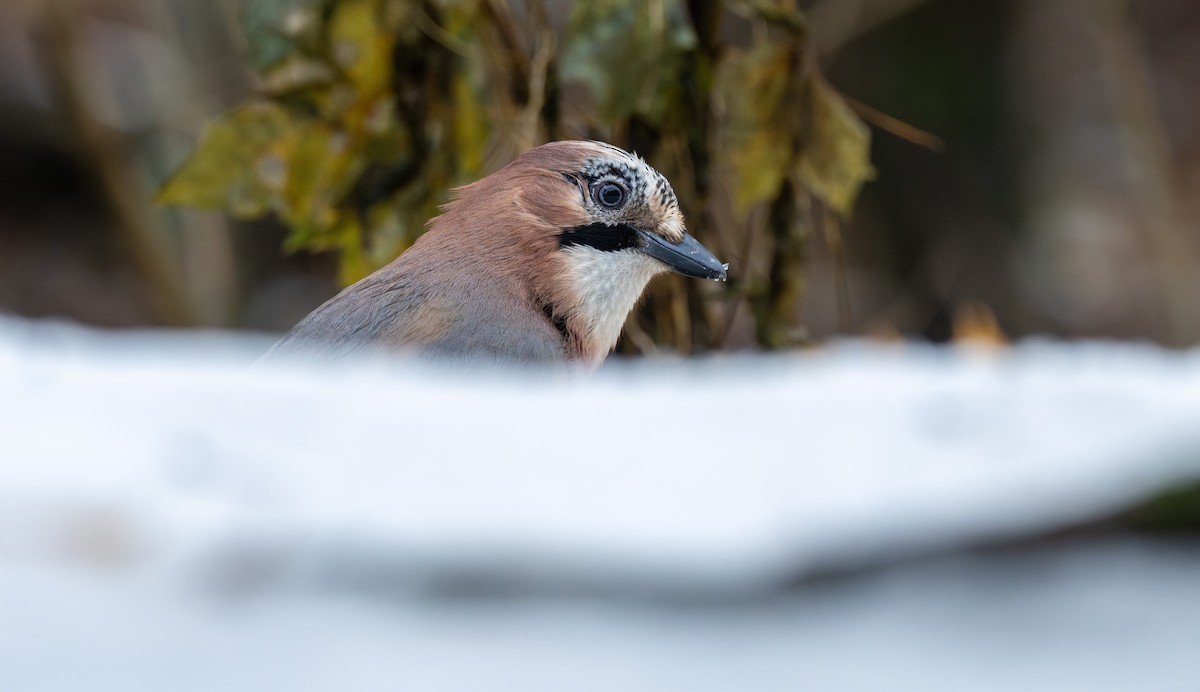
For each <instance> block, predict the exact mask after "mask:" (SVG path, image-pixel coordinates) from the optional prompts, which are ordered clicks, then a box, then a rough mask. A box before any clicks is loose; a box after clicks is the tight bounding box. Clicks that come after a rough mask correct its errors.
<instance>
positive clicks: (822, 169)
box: [798, 78, 875, 217]
mask: <svg viewBox="0 0 1200 692" xmlns="http://www.w3.org/2000/svg"><path fill="white" fill-rule="evenodd" d="M806 86H807V90H806V91H807V95H808V103H809V108H808V123H809V126H808V127H807V128H806V130H805V132H804V139H803V141H802V148H801V150H800V162H799V168H798V173H799V175H800V180H801V181H802V182H803V183H804V185H805V186H806V187H807V188H808V189H809V191H811V192H812V193H813V194H814V195H815V196H817V197H818V198H820V199H821V200H823V201H824V202H825V203H826V204H827V205H829V207H830V208H831V209H833V210H834V211H836V212H838V213H839V214H841V215H842V216H843V217H845V216H849V215H850V212H851V210H852V209H853V208H854V201H855V200H856V199H857V198H858V192H859V190H860V189H861V188H862V186H863V183H865V182H867V181H868V180H871V179H872V178H874V177H875V169H874V168H873V167H872V166H871V131H870V130H869V129H868V128H867V126H866V125H865V124H864V123H863V122H862V121H861V120H859V118H858V116H857V115H855V113H854V111H852V110H850V107H849V106H847V105H846V103H845V101H843V100H842V97H841V96H839V95H838V93H837V92H836V91H834V90H833V88H832V87H830V86H829V85H828V84H826V83H825V82H824V80H822V79H820V78H812V79H809V80H808V81H807V84H806Z"/></svg>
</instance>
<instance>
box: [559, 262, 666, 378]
mask: <svg viewBox="0 0 1200 692" xmlns="http://www.w3.org/2000/svg"><path fill="white" fill-rule="evenodd" d="M561 252H562V253H563V260H564V264H565V272H564V275H563V276H564V281H565V287H564V288H565V290H564V291H563V293H562V296H563V297H562V298H560V302H564V303H566V305H565V306H562V307H565V309H561V308H560V309H559V310H557V311H556V312H558V314H560V315H563V316H565V318H566V319H565V325H566V328H567V330H568V331H569V333H570V335H571V336H572V337H573V338H572V340H573V341H574V342H575V344H574V346H575V348H576V349H577V350H578V353H577V357H578V358H579V359H580V360H582V361H585V362H586V363H588V364H589V365H591V366H593V367H595V366H597V365H599V364H600V362H601V361H603V360H604V357H605V356H607V355H608V354H609V352H610V351H612V349H613V347H615V346H616V345H617V339H618V338H619V337H620V336H621V329H622V327H624V326H625V320H626V318H628V316H629V312H630V311H631V310H632V309H633V307H634V306H635V305H636V304H637V301H638V299H639V298H640V297H641V295H642V292H643V291H644V290H645V289H646V284H648V283H649V282H650V279H652V278H654V276H655V275H656V274H658V273H660V272H661V271H663V266H662V264H660V263H659V262H656V261H655V260H653V259H651V258H649V257H646V256H645V255H643V254H642V253H640V252H637V251H636V250H632V249H630V250H619V251H607V252H606V251H601V250H596V249H595V248H591V247H587V246H576V247H570V248H565V249H563V250H562V251H561Z"/></svg>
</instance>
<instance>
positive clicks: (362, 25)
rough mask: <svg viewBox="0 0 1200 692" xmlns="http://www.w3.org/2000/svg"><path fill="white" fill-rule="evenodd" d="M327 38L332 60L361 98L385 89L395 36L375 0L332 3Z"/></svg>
mask: <svg viewBox="0 0 1200 692" xmlns="http://www.w3.org/2000/svg"><path fill="white" fill-rule="evenodd" d="M329 41H330V53H331V57H332V58H333V62H334V64H335V65H337V66H338V67H339V68H340V69H341V70H342V71H343V72H344V73H345V74H346V76H347V77H348V78H349V80H350V82H351V83H352V84H353V85H354V87H355V88H356V89H357V91H358V94H359V96H360V98H363V99H366V98H370V97H373V96H377V95H379V94H382V93H384V92H386V91H387V90H388V88H389V87H390V86H391V77H392V70H391V67H392V63H391V60H392V46H393V44H394V43H395V37H394V35H393V34H392V33H391V32H390V31H388V30H387V27H386V26H384V24H383V22H382V15H381V14H380V8H379V3H378V2H377V1H376V0H343V1H342V2H339V3H338V4H337V5H335V7H334V14H333V18H332V19H331V20H330V27H329Z"/></svg>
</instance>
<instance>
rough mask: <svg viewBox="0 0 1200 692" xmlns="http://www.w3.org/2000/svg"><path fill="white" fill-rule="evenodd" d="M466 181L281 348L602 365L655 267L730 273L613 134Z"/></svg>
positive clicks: (539, 153) (539, 151)
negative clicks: (413, 237)
mask: <svg viewBox="0 0 1200 692" xmlns="http://www.w3.org/2000/svg"><path fill="white" fill-rule="evenodd" d="M457 192H458V195H457V198H456V199H455V200H454V201H452V202H451V203H450V204H448V205H446V206H445V207H444V208H443V210H442V214H441V215H439V216H437V217H436V218H434V219H433V220H432V221H430V223H429V230H428V231H427V232H426V233H425V234H424V235H422V236H421V237H420V238H418V239H417V241H416V242H415V243H413V245H412V246H411V247H410V248H409V249H408V250H407V251H405V252H404V253H402V254H401V255H400V256H399V257H398V258H396V260H394V261H393V262H392V263H391V264H389V265H387V266H386V267H384V268H382V269H380V270H379V271H377V272H375V273H374V274H371V275H370V276H368V277H366V278H365V279H362V280H361V281H359V282H358V283H356V284H354V285H352V286H350V287H348V288H346V289H345V290H343V291H342V292H341V293H339V294H338V295H336V296H334V297H333V298H331V299H330V300H328V301H327V302H326V303H325V304H323V305H321V306H320V307H318V308H317V309H316V310H314V311H313V312H312V313H311V314H309V315H308V316H307V317H305V318H304V319H303V320H301V321H300V323H299V324H297V325H296V326H295V327H294V328H293V329H292V330H291V331H290V332H288V334H287V335H285V336H284V337H283V339H281V340H280V341H279V343H277V344H276V345H275V347H274V348H273V349H272V353H280V352H291V351H297V352H317V353H324V354H326V355H334V356H343V355H348V354H353V353H356V352H362V351H370V350H379V349H383V350H399V351H407V352H411V353H414V354H416V355H419V356H428V357H433V358H436V359H439V360H448V361H450V362H471V363H479V362H495V363H515V364H554V365H562V364H581V365H584V366H587V367H595V366H597V365H599V364H600V362H601V361H603V360H604V357H605V356H606V355H607V354H608V353H609V351H611V350H612V349H613V347H614V346H615V345H616V343H617V337H618V336H620V333H621V328H622V326H623V325H624V323H625V319H626V317H627V316H628V314H629V311H630V310H632V309H633V306H634V304H635V303H636V302H637V300H638V298H639V297H640V296H641V294H642V291H643V289H645V287H646V284H647V283H648V282H649V281H650V279H651V278H653V277H654V276H655V275H657V274H659V273H660V272H664V271H667V270H671V271H675V272H677V273H679V274H683V275H684V276H691V277H697V278H703V279H714V280H724V279H725V271H726V268H727V266H728V265H723V264H722V263H721V262H720V261H718V260H717V258H716V257H714V256H713V254H712V253H711V252H709V251H708V249H707V248H705V247H704V246H703V245H701V244H700V243H699V242H697V241H696V240H695V239H694V238H693V237H692V236H690V235H688V233H687V232H686V230H685V229H684V224H683V215H682V214H681V213H680V211H679V203H678V201H677V200H676V198H675V192H674V191H673V190H672V189H671V185H670V183H668V182H667V179H666V178H664V177H663V175H662V174H661V173H659V172H658V171H656V170H654V169H653V168H651V167H650V166H649V165H648V164H647V163H646V162H645V161H643V160H642V159H641V158H639V157H638V156H635V155H633V154H630V153H629V152H627V151H625V150H623V149H619V148H617V147H614V146H612V145H609V144H604V143H602V142H579V141H565V142H551V143H549V144H544V145H542V146H539V147H536V148H534V149H532V150H530V151H528V152H526V153H525V154H523V155H522V156H520V157H518V158H517V159H516V160H515V161H513V162H512V163H510V164H509V165H507V166H505V167H504V168H502V169H500V170H499V171H496V172H495V173H493V174H491V175H489V176H487V177H486V178H483V179H482V180H479V181H478V182H475V183H473V184H471V185H467V186H465V187H463V188H460V189H459V190H458V191H457Z"/></svg>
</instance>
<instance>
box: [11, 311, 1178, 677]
mask: <svg viewBox="0 0 1200 692" xmlns="http://www.w3.org/2000/svg"><path fill="white" fill-rule="evenodd" d="M267 345H269V340H266V341H264V340H262V339H253V338H245V337H234V336H231V335H220V334H170V333H134V334H114V333H100V332H94V331H90V330H85V329H81V328H76V327H71V326H67V325H53V324H45V323H31V322H23V321H19V320H14V319H7V320H0V622H3V623H5V625H4V626H3V627H0V671H3V672H0V676H3V677H4V678H6V680H5V682H3V683H2V684H0V687H2V688H3V689H5V690H39V691H40V690H73V689H88V690H97V689H121V690H159V689H165V688H170V689H183V690H190V689H196V690H210V689H222V690H240V689H246V690H254V689H297V690H308V689H312V690H323V689H331V688H337V689H355V690H375V689H379V690H390V689H422V690H425V689H429V690H456V689H480V688H486V689H520V690H538V689H546V690H562V689H573V690H576V689H597V690H600V689H621V690H641V689H645V690H655V689H689V690H733V689H781V688H782V689H791V688H803V689H812V688H814V687H815V688H818V689H821V688H834V689H863V690H877V689H906V688H914V689H923V690H935V689H997V690H1000V689H1014V688H1020V689H1047V690H1050V689H1056V690H1061V689H1089V690H1102V689H1129V688H1130V687H1134V686H1140V685H1139V683H1144V682H1145V681H1146V680H1151V679H1152V680H1154V681H1155V688H1156V689H1187V688H1188V684H1190V683H1194V680H1192V679H1191V678H1192V677H1193V676H1192V666H1191V663H1190V661H1191V660H1192V658H1193V652H1192V647H1191V646H1189V643H1190V642H1195V641H1197V635H1200V617H1197V616H1200V605H1197V604H1200V598H1198V597H1200V580H1197V579H1195V578H1194V575H1195V574H1196V573H1197V568H1198V567H1200V551H1196V550H1193V549H1192V546H1187V545H1184V546H1180V545H1175V544H1170V545H1166V544H1158V543H1153V542H1146V541H1119V540H1117V539H1116V538H1111V537H1110V538H1103V539H1097V540H1094V541H1090V542H1084V543H1080V542H1075V543H1072V544H1069V545H1067V546H1064V547H1062V548H1060V549H1044V550H1041V551H1035V552H1034V553H1032V554H1029V553H1022V554H1020V555H1015V556H1005V555H1002V554H1000V555H998V554H982V555H973V554H968V553H956V552H955V549H956V548H961V547H969V546H977V545H986V544H990V543H994V542H997V541H1001V540H1004V539H1008V538H1016V537H1021V536H1028V535H1041V534H1045V533H1048V532H1052V531H1054V530H1055V529H1058V528H1062V527H1069V526H1072V525H1077V524H1079V523H1081V522H1086V521H1088V520H1091V519H1096V518H1100V517H1104V516H1107V515H1110V514H1112V513H1113V512H1117V511H1120V510H1121V509H1123V508H1125V507H1128V506H1130V505H1132V504H1134V503H1136V502H1138V501H1140V500H1144V499H1146V498H1148V497H1150V496H1152V495H1153V494H1154V493H1156V492H1159V491H1160V490H1162V489H1164V488H1167V487H1170V486H1171V485H1173V484H1177V483H1181V482H1189V481H1194V480H1195V479H1197V478H1200V356H1198V354H1196V353H1190V352H1189V353H1177V352H1176V353H1172V352H1165V351H1161V350H1158V349H1156V348H1153V347H1150V346H1144V345H1128V344H1055V343H1048V342H1043V343H1036V342H1031V343H1026V344H1022V345H1019V346H1017V347H1015V348H1012V349H1009V350H1003V351H995V350H993V351H983V350H974V351H971V350H961V349H959V350H941V349H935V348H930V347H918V346H904V347H896V346H889V347H884V346H871V345H866V344H857V343H848V344H841V345H835V346H832V347H829V348H827V349H824V350H821V351H816V352H812V353H809V354H806V355H799V356H780V357H772V358H749V357H743V358H731V357H724V358H712V359H705V360H700V361H696V362H685V361H678V362H663V361H654V362H648V363H638V364H621V363H611V364H610V365H607V366H605V368H603V369H602V370H601V371H600V372H599V373H598V374H596V375H595V376H593V377H591V378H587V379H585V378H574V377H556V378H542V379H532V380H531V379H529V378H522V377H520V376H517V375H515V374H511V373H508V374H506V373H468V374H464V373H447V372H431V371H422V370H417V369H414V368H412V367H409V366H406V365H405V364H403V363H400V364H397V363H385V362H378V361H376V362H362V363H357V364H349V365H345V366H342V367H338V368H317V367H314V366H312V365H310V364H304V363H297V362H290V363H288V362H285V363H273V362H267V363H261V364H258V363H255V359H256V358H257V356H258V354H260V353H262V351H263V350H265V348H266V346H267ZM922 555H941V556H943V557H939V558H936V559H928V560H925V561H920V562H916V563H910V562H909V561H910V560H911V559H912V558H913V557H916V556H922ZM888 564H893V565H898V566H895V567H893V568H891V569H887V570H882V571H878V570H877V571H868V572H867V573H866V576H859V577H853V578H849V577H843V578H838V579H833V580H832V581H830V580H820V581H811V580H810V581H804V578H805V577H812V576H815V575H820V574H826V573H837V572H838V571H839V570H844V569H849V568H855V567H862V566H876V567H878V566H883V565H888ZM788 584H794V585H795V586H792V587H787V586H786V585H788Z"/></svg>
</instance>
